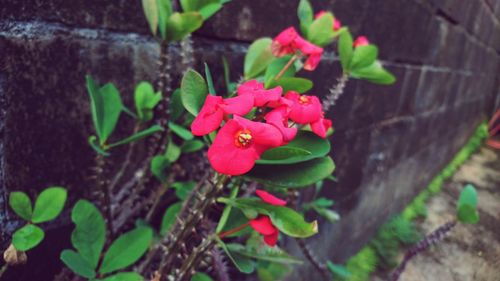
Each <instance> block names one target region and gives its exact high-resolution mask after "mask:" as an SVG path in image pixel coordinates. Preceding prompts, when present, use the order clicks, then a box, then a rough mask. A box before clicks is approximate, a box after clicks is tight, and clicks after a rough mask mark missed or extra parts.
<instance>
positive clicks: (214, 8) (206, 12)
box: [199, 3, 222, 20]
mask: <svg viewBox="0 0 500 281" xmlns="http://www.w3.org/2000/svg"><path fill="white" fill-rule="evenodd" d="M220 9H222V4H220V3H212V4H208V5H206V6H204V7H203V8H201V9H200V11H199V12H200V14H201V16H202V17H203V19H204V20H207V19H208V18H210V17H211V16H213V15H215V13H217V12H218V11H219V10H220Z"/></svg>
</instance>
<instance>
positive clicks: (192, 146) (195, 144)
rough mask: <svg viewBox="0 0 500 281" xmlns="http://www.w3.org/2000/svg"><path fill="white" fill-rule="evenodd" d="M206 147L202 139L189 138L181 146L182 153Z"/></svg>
mask: <svg viewBox="0 0 500 281" xmlns="http://www.w3.org/2000/svg"><path fill="white" fill-rule="evenodd" d="M203 147H205V143H204V142H202V141H200V140H189V141H185V142H184V143H183V144H182V146H181V151H182V153H192V152H196V151H198V150H200V149H203Z"/></svg>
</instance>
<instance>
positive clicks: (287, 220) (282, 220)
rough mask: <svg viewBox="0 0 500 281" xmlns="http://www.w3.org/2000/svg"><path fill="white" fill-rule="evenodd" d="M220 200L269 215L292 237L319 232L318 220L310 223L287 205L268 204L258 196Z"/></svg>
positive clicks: (274, 222) (279, 227) (301, 236)
mask: <svg viewBox="0 0 500 281" xmlns="http://www.w3.org/2000/svg"><path fill="white" fill-rule="evenodd" d="M219 201H221V202H223V203H226V204H231V205H233V207H236V208H239V209H241V210H242V211H245V210H254V211H256V212H257V213H259V214H263V215H267V216H269V217H270V218H271V221H272V222H273V225H274V226H275V227H276V228H278V229H279V230H280V231H281V232H283V233H284V234H286V235H288V236H291V237H300V238H306V237H310V236H312V235H314V234H316V233H317V232H318V223H317V222H316V221H313V222H310V223H308V222H306V221H305V220H304V217H302V215H300V214H299V213H297V212H296V211H294V210H292V209H290V208H287V207H282V206H274V205H271V204H267V203H264V202H262V200H260V199H257V198H237V199H226V198H224V199H223V200H221V199H219Z"/></svg>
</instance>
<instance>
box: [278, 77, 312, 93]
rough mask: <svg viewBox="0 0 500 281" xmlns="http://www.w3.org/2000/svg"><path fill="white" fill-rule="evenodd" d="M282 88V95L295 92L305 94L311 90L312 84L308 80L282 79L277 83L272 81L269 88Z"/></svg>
mask: <svg viewBox="0 0 500 281" xmlns="http://www.w3.org/2000/svg"><path fill="white" fill-rule="evenodd" d="M278 86H281V87H283V93H286V92H289V91H295V92H298V93H301V94H303V93H305V92H307V91H309V90H311V89H312V87H313V86H314V84H313V82H312V81H311V80H309V79H305V78H299V77H282V78H280V79H279V80H278V81H276V80H272V82H271V86H270V88H274V87H278Z"/></svg>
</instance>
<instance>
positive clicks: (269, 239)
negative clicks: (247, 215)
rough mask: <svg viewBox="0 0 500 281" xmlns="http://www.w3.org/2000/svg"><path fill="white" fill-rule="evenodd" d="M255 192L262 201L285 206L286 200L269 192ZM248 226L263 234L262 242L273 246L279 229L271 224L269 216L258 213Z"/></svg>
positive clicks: (276, 240)
mask: <svg viewBox="0 0 500 281" xmlns="http://www.w3.org/2000/svg"><path fill="white" fill-rule="evenodd" d="M255 193H256V194H257V195H258V196H259V197H260V198H261V199H262V201H264V202H266V203H268V204H271V205H274V206H285V205H286V201H285V200H282V199H280V198H278V197H276V196H274V195H272V194H270V193H269V192H266V191H264V190H259V189H258V190H256V191H255ZM250 226H251V227H252V228H253V229H255V231H257V232H258V233H260V234H262V235H263V236H264V242H266V244H267V245H269V246H271V247H274V246H275V245H276V242H278V236H279V230H278V229H277V228H276V226H274V225H273V222H272V221H271V218H269V217H268V216H266V215H259V216H258V217H257V218H255V219H253V220H251V221H250Z"/></svg>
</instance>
